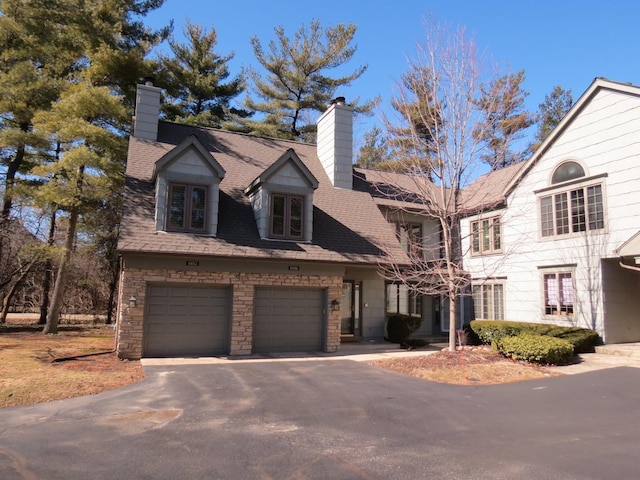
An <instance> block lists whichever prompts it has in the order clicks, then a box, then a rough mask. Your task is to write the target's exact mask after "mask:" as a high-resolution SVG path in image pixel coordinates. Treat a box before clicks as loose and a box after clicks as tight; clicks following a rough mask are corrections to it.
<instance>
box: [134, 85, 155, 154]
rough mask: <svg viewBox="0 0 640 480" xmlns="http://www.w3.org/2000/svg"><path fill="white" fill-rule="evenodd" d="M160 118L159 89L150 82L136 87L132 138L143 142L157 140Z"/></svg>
mask: <svg viewBox="0 0 640 480" xmlns="http://www.w3.org/2000/svg"><path fill="white" fill-rule="evenodd" d="M159 118H160V88H158V87H154V86H153V83H152V82H151V81H150V80H147V81H146V82H145V84H144V85H138V89H137V92H136V113H135V116H134V117H133V136H134V137H137V138H142V139H144V140H152V141H154V142H155V141H156V140H157V139H158V120H159Z"/></svg>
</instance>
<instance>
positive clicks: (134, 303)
mask: <svg viewBox="0 0 640 480" xmlns="http://www.w3.org/2000/svg"><path fill="white" fill-rule="evenodd" d="M137 306H138V299H137V298H136V296H135V295H131V296H130V297H129V308H136V307H137Z"/></svg>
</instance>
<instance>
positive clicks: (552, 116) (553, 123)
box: [529, 85, 573, 153]
mask: <svg viewBox="0 0 640 480" xmlns="http://www.w3.org/2000/svg"><path fill="white" fill-rule="evenodd" d="M572 106H573V97H572V95H571V90H565V89H564V88H562V87H561V86H560V85H556V86H555V87H553V90H552V91H551V93H549V94H547V95H545V97H544V102H542V103H541V104H540V105H539V111H538V115H537V118H538V121H537V124H538V130H537V131H536V136H535V138H534V140H533V143H532V144H531V145H530V146H529V151H530V152H531V153H533V152H535V151H536V149H537V148H538V147H539V146H540V144H541V143H542V142H544V140H545V138H547V137H548V136H549V134H550V133H551V132H552V131H553V129H554V128H556V127H557V126H558V124H559V123H560V121H561V120H562V119H563V118H564V116H565V115H566V114H567V112H568V111H569V110H570V109H571V107H572Z"/></svg>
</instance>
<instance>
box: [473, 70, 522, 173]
mask: <svg viewBox="0 0 640 480" xmlns="http://www.w3.org/2000/svg"><path fill="white" fill-rule="evenodd" d="M523 81H524V70H520V71H519V72H518V73H515V74H513V73H511V74H507V75H504V76H502V77H499V78H497V79H496V80H493V81H492V82H490V83H489V85H488V86H486V85H483V86H482V88H481V93H480V97H479V99H478V100H477V106H478V108H479V109H480V111H481V112H482V114H483V115H484V120H483V122H482V124H481V125H480V128H479V129H477V130H476V135H477V136H478V138H479V139H480V140H482V141H484V142H485V144H486V147H487V150H488V153H486V154H483V155H482V160H484V161H485V162H486V163H488V164H489V165H490V166H491V170H498V169H500V168H503V167H506V166H509V165H511V164H513V163H517V162H519V161H522V160H523V159H524V155H523V153H522V152H517V151H514V150H513V144H514V142H515V141H516V140H518V139H520V138H522V136H523V134H524V130H525V129H526V128H529V127H530V126H531V125H533V123H534V118H533V116H532V115H531V114H530V113H528V112H526V111H525V110H524V99H525V98H526V97H527V95H528V93H527V92H525V91H524V90H523V89H522V87H521V84H522V82H523Z"/></svg>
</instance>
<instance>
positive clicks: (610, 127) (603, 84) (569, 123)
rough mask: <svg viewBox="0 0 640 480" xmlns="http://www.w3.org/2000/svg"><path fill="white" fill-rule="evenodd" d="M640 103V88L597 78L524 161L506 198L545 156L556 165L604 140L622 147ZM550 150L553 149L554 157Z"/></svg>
mask: <svg viewBox="0 0 640 480" xmlns="http://www.w3.org/2000/svg"><path fill="white" fill-rule="evenodd" d="M639 100H640V87H637V86H634V85H630V84H624V83H618V82H612V81H610V80H606V79H603V78H596V79H595V80H594V81H593V82H592V83H591V85H590V86H589V88H588V89H587V90H586V91H585V92H584V94H582V96H581V97H580V98H579V99H578V101H577V102H576V103H575V104H574V105H573V107H571V109H570V110H569V112H568V113H567V114H566V115H565V117H564V118H563V119H562V121H561V122H560V123H559V124H558V126H556V128H555V129H554V130H553V131H552V132H551V134H550V135H549V136H548V137H547V138H546V139H545V140H544V141H543V142H542V144H541V145H540V146H539V147H538V149H537V150H536V151H535V152H534V154H533V155H532V156H531V157H530V158H529V159H528V160H527V161H526V162H524V166H523V168H522V169H520V171H519V172H518V174H517V175H516V176H515V177H514V178H513V179H512V180H511V182H509V184H508V185H507V186H506V189H505V196H507V195H509V194H511V192H512V191H513V190H514V189H515V188H516V187H517V186H518V184H519V183H520V182H521V181H522V180H523V178H524V177H525V176H526V175H528V174H529V172H530V171H531V170H532V169H533V168H534V166H535V165H537V164H538V163H539V162H540V161H541V159H542V158H543V157H544V158H546V159H547V160H549V159H550V157H553V158H555V162H560V161H561V160H563V159H568V158H569V157H573V158H575V157H576V156H578V157H580V154H578V153H577V152H578V151H579V150H583V149H584V147H585V146H587V145H591V146H592V147H596V146H597V145H598V144H599V145H600V147H604V144H603V141H607V138H608V140H609V143H611V142H612V141H613V143H616V148H619V145H617V140H618V138H619V137H620V135H619V134H620V133H622V134H623V135H624V134H626V133H627V132H629V129H636V124H635V122H634V121H633V120H635V119H636V118H638V112H640V109H639V107H640V104H639V103H638V102H639ZM630 110H631V111H630ZM633 110H635V111H636V113H635V114H634V113H633ZM619 129H622V130H621V131H620V130H619ZM612 134H613V135H612ZM550 150H554V151H553V152H552V154H551V155H550V154H549V151H550ZM595 153H596V150H594V152H593V154H595ZM563 155H564V157H563ZM554 165H555V164H554Z"/></svg>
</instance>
